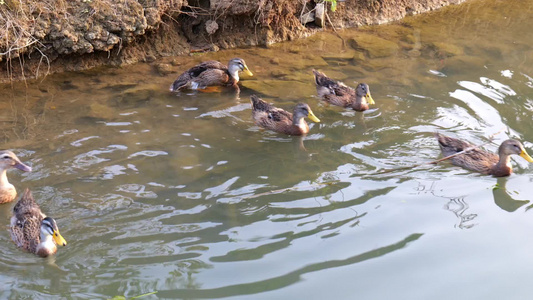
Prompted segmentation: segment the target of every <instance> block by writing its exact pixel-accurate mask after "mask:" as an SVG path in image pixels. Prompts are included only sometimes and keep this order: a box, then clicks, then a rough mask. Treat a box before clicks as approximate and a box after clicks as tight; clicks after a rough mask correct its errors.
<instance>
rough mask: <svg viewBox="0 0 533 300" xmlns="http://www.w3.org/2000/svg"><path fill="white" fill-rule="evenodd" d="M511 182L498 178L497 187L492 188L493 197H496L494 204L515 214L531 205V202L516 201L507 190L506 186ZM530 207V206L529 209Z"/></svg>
mask: <svg viewBox="0 0 533 300" xmlns="http://www.w3.org/2000/svg"><path fill="white" fill-rule="evenodd" d="M508 180H509V178H508V177H500V178H498V182H497V183H496V185H495V186H494V187H493V188H492V195H493V196H494V203H496V205H498V206H499V207H500V208H501V209H503V210H505V211H508V212H513V211H515V210H517V209H518V208H520V207H522V206H524V205H526V204H528V203H529V200H516V199H514V198H513V197H512V196H511V195H512V194H511V193H510V192H509V191H508V190H507V187H506V184H507V181H508ZM529 207H530V206H528V209H529Z"/></svg>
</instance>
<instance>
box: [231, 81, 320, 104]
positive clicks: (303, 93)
mask: <svg viewBox="0 0 533 300" xmlns="http://www.w3.org/2000/svg"><path fill="white" fill-rule="evenodd" d="M240 84H242V86H243V87H245V88H247V89H251V90H253V91H255V92H257V93H258V94H261V95H265V96H268V97H272V98H280V99H289V100H290V99H304V98H305V97H308V96H311V95H314V94H315V93H316V89H315V85H314V84H313V81H312V77H310V78H309V83H302V82H299V81H287V80H250V81H248V80H246V81H241V82H240Z"/></svg>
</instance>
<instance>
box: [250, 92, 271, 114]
mask: <svg viewBox="0 0 533 300" xmlns="http://www.w3.org/2000/svg"><path fill="white" fill-rule="evenodd" d="M250 100H251V101H252V109H253V110H261V111H267V110H268V108H269V107H270V105H269V104H268V103H266V102H265V101H263V99H261V98H259V97H257V95H251V96H250Z"/></svg>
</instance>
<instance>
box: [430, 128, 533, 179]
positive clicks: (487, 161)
mask: <svg viewBox="0 0 533 300" xmlns="http://www.w3.org/2000/svg"><path fill="white" fill-rule="evenodd" d="M434 135H435V137H436V138H437V141H438V142H439V146H440V149H441V151H442V155H444V156H445V157H446V156H450V155H453V154H455V153H458V152H461V151H463V150H465V149H467V148H469V147H475V146H474V145H472V144H470V143H469V142H466V141H462V140H460V139H456V138H452V137H449V136H446V135H443V134H440V133H435V134H434ZM513 154H516V155H520V156H521V157H523V158H524V159H525V160H527V161H528V162H533V158H531V156H529V154H528V153H527V151H526V149H524V146H523V145H522V143H520V142H519V141H517V140H513V139H509V140H505V141H503V142H502V144H501V145H500V147H499V148H498V154H495V153H492V152H489V151H486V150H483V149H477V148H476V149H472V150H470V151H468V152H466V153H465V154H461V155H457V156H455V157H452V158H450V161H451V163H452V164H454V165H456V166H459V167H463V168H465V169H467V170H471V171H474V172H479V173H481V174H485V175H492V176H494V177H504V176H509V175H511V173H512V172H513V169H512V166H511V155H513Z"/></svg>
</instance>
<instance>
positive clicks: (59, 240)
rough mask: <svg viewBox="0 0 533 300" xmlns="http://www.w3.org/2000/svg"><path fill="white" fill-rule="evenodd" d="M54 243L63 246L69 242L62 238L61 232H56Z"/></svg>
mask: <svg viewBox="0 0 533 300" xmlns="http://www.w3.org/2000/svg"><path fill="white" fill-rule="evenodd" d="M54 241H55V242H56V244H58V245H61V246H66V245H67V241H65V239H64V238H63V237H62V236H61V234H60V233H59V230H54Z"/></svg>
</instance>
